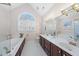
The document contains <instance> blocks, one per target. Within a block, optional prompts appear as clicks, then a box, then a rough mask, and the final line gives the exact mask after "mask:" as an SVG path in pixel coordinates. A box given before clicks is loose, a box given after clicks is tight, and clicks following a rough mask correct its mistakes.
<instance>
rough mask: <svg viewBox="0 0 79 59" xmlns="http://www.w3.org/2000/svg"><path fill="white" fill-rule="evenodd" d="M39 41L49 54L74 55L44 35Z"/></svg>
mask: <svg viewBox="0 0 79 59" xmlns="http://www.w3.org/2000/svg"><path fill="white" fill-rule="evenodd" d="M39 42H40V45H41V46H42V48H43V49H44V51H45V52H46V53H47V55H48V56H72V55H70V54H69V53H67V52H65V51H64V50H62V49H61V48H59V47H58V46H56V45H55V44H53V43H51V42H49V41H48V40H47V39H45V38H43V37H42V36H40V40H39Z"/></svg>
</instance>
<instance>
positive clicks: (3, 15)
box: [0, 5, 10, 41]
mask: <svg viewBox="0 0 79 59" xmlns="http://www.w3.org/2000/svg"><path fill="white" fill-rule="evenodd" d="M9 13H10V11H9V10H8V9H6V8H5V6H3V5H0V41H3V40H6V39H8V34H9V33H10V19H9V17H10V16H9Z"/></svg>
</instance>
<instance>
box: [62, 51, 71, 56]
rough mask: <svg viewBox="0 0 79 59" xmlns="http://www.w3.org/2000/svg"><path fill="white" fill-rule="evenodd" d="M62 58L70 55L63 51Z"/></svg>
mask: <svg viewBox="0 0 79 59" xmlns="http://www.w3.org/2000/svg"><path fill="white" fill-rule="evenodd" d="M62 56H72V55H70V54H69V53H67V52H65V51H62Z"/></svg>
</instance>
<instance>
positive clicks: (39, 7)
mask: <svg viewBox="0 0 79 59" xmlns="http://www.w3.org/2000/svg"><path fill="white" fill-rule="evenodd" d="M54 4H55V3H31V4H30V5H31V6H32V8H33V9H34V10H35V11H36V12H37V13H38V14H39V15H40V16H43V15H45V14H46V13H47V12H48V11H49V10H50V9H51V8H52V7H53V6H54Z"/></svg>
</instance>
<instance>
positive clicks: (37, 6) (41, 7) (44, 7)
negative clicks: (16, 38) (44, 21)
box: [0, 3, 69, 16]
mask: <svg viewBox="0 0 79 59" xmlns="http://www.w3.org/2000/svg"><path fill="white" fill-rule="evenodd" d="M23 4H26V5H27V3H11V6H8V5H3V4H2V6H4V7H5V8H6V9H9V8H12V9H13V8H18V7H19V6H21V5H23ZM0 5H1V4H0ZM29 5H30V6H31V7H32V9H34V10H35V11H36V12H37V13H38V14H39V15H40V16H44V15H46V14H47V13H48V12H50V11H53V10H55V9H57V8H58V7H60V6H61V5H62V6H63V5H65V3H63V4H62V3H29ZM66 5H67V4H66ZM68 6H69V5H68ZM68 6H67V7H68ZM52 8H53V9H52ZM65 8H66V7H65ZM55 12H56V11H55Z"/></svg>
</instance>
